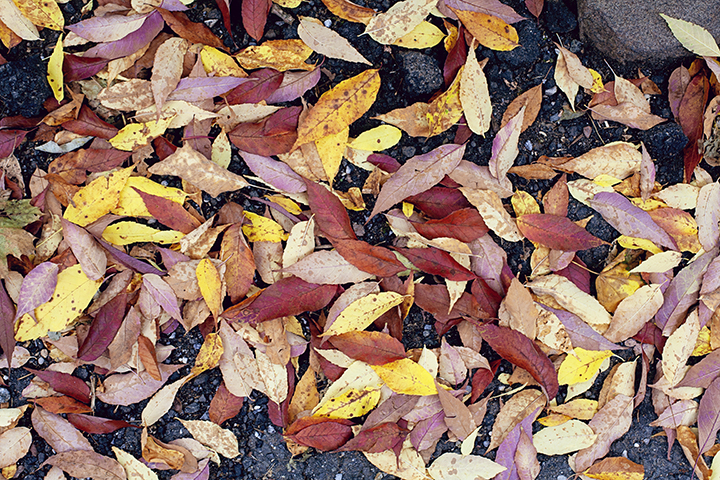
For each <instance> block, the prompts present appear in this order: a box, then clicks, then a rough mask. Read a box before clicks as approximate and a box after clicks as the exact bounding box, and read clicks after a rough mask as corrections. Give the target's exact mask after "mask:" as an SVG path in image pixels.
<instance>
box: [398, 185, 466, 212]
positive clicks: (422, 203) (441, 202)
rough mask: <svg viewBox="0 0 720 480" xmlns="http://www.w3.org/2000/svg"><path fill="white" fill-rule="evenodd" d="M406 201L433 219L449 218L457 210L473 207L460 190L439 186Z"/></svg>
mask: <svg viewBox="0 0 720 480" xmlns="http://www.w3.org/2000/svg"><path fill="white" fill-rule="evenodd" d="M405 201H406V202H408V203H412V204H413V205H415V206H416V207H417V208H419V209H420V210H421V211H422V212H423V213H424V214H425V215H427V216H428V217H431V218H443V217H447V216H448V215H450V214H451V213H452V212H454V211H455V210H460V209H461V208H468V207H472V205H470V202H468V201H467V198H465V196H464V195H463V194H462V193H461V192H460V191H459V190H458V189H456V188H445V187H437V186H436V187H432V188H430V189H429V190H425V191H424V192H422V193H418V194H417V195H412V196H409V197H407V198H406V199H405Z"/></svg>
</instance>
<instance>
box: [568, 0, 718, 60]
mask: <svg viewBox="0 0 720 480" xmlns="http://www.w3.org/2000/svg"><path fill="white" fill-rule="evenodd" d="M577 5H578V16H579V19H580V35H581V36H582V37H583V38H585V39H586V40H588V41H589V42H590V43H592V44H593V45H594V46H595V47H596V48H597V49H598V50H600V51H601V52H602V53H603V54H604V55H606V56H607V57H608V58H609V59H612V60H615V61H616V62H620V63H628V62H648V63H651V64H655V65H661V64H666V63H669V62H671V61H673V60H677V59H679V58H682V57H687V56H692V54H691V53H690V52H689V51H687V50H686V49H684V48H683V47H682V45H680V42H678V41H677V40H676V39H675V37H674V36H673V34H672V32H671V31H670V29H669V28H668V26H667V24H666V23H665V21H664V20H663V19H662V17H660V13H664V14H666V15H669V16H671V17H675V18H680V19H683V20H686V21H688V22H692V23H695V24H697V25H701V26H703V27H705V28H706V29H708V30H709V31H710V33H712V34H713V36H714V37H715V38H716V39H718V38H720V15H718V11H719V9H720V0H643V1H637V0H578V2H577Z"/></svg>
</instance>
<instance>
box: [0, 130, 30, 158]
mask: <svg viewBox="0 0 720 480" xmlns="http://www.w3.org/2000/svg"><path fill="white" fill-rule="evenodd" d="M27 134H28V132H27V131H25V130H0V158H5V157H7V156H9V155H10V154H11V153H13V151H14V150H15V149H16V148H17V146H18V145H20V144H21V143H22V142H23V140H25V135H27Z"/></svg>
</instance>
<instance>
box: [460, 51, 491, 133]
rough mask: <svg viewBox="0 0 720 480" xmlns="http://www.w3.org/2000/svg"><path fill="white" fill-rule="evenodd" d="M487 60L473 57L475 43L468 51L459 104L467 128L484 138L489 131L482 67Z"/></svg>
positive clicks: (485, 82) (489, 105)
mask: <svg viewBox="0 0 720 480" xmlns="http://www.w3.org/2000/svg"><path fill="white" fill-rule="evenodd" d="M486 63H487V59H485V60H483V61H482V62H478V61H477V58H476V57H475V43H473V44H472V45H471V47H470V49H469V50H468V56H467V60H466V61H465V66H464V67H463V69H462V76H461V78H460V103H461V104H462V107H463V110H464V111H465V120H466V121H467V124H468V128H470V130H472V131H473V133H476V134H478V135H482V136H485V132H487V131H488V130H489V129H490V120H491V119H492V103H490V92H489V91H488V84H487V78H485V73H484V72H483V67H484V66H485V64H486Z"/></svg>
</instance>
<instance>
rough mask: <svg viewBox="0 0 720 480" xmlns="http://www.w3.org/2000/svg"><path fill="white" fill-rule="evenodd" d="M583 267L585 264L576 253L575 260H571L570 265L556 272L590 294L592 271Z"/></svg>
mask: <svg viewBox="0 0 720 480" xmlns="http://www.w3.org/2000/svg"><path fill="white" fill-rule="evenodd" d="M583 267H585V264H584V263H583V261H582V260H580V259H579V258H578V257H577V255H576V256H575V260H574V261H572V262H570V265H568V266H567V267H565V268H563V269H562V270H558V271H557V272H555V273H557V274H558V275H562V276H563V277H565V278H567V279H568V280H570V281H571V282H573V283H574V284H575V286H576V287H578V288H579V289H580V290H582V291H583V292H585V293H587V294H588V295H590V272H588V270H587V268H583Z"/></svg>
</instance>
